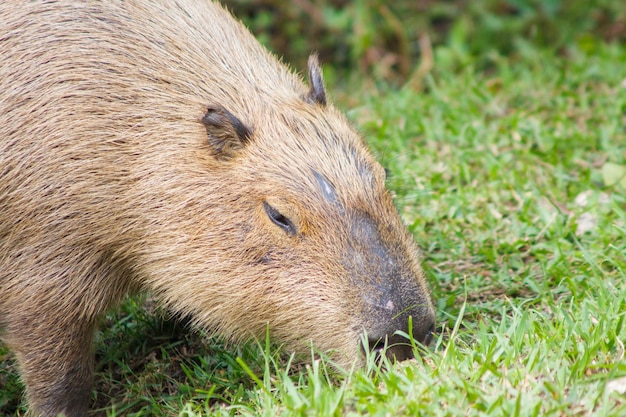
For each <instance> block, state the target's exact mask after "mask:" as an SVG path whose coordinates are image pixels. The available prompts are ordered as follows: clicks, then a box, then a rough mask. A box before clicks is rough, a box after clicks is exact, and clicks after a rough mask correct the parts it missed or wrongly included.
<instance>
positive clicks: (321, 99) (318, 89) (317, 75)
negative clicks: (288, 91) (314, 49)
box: [304, 54, 326, 106]
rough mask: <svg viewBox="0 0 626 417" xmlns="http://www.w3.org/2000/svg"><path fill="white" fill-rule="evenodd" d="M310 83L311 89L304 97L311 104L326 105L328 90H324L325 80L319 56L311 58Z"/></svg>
mask: <svg viewBox="0 0 626 417" xmlns="http://www.w3.org/2000/svg"><path fill="white" fill-rule="evenodd" d="M308 66H309V82H310V83H311V89H310V90H309V92H308V93H307V95H306V96H305V97H304V99H305V100H306V101H308V102H309V103H311V104H321V105H322V106H325V105H326V89H325V88H324V79H323V78H322V68H321V67H320V63H319V60H318V59H317V54H312V55H311V56H309V65H308Z"/></svg>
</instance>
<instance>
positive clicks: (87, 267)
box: [0, 0, 434, 417]
mask: <svg viewBox="0 0 626 417" xmlns="http://www.w3.org/2000/svg"><path fill="white" fill-rule="evenodd" d="M308 78H309V82H308V85H307V84H305V83H304V82H303V81H302V80H301V79H300V77H298V76H297V75H295V74H294V73H293V72H292V71H290V70H289V69H288V68H287V67H286V66H285V65H283V64H282V63H280V62H279V61H278V60H277V59H276V58H275V57H274V56H272V55H271V54H270V53H268V52H267V51H266V50H265V49H264V48H263V47H262V46H261V45H260V44H259V43H258V42H257V41H256V40H255V39H254V38H253V37H252V35H251V34H250V33H249V32H248V31H247V30H246V29H245V28H244V27H243V26H242V25H241V24H239V23H238V22H237V21H235V20H234V19H233V18H232V16H231V15H230V14H229V13H228V12H226V11H225V10H224V9H223V8H222V7H221V6H219V5H218V4H215V3H212V2H209V1H205V0H126V1H121V0H111V1H103V2H84V1H78V0H60V1H56V2H26V1H24V2H21V1H4V2H0V327H1V328H2V329H1V330H2V331H1V334H2V337H3V340H4V341H5V342H6V343H7V344H8V346H9V347H10V348H11V349H12V350H13V351H14V352H15V355H16V358H17V361H18V363H19V367H20V371H21V374H22V377H23V380H24V383H25V385H26V387H27V391H28V393H27V394H28V395H27V397H28V401H29V406H30V408H31V410H32V411H33V413H34V414H41V415H44V416H56V415H57V414H59V413H63V414H65V415H66V416H67V417H74V416H83V415H85V413H86V411H87V408H88V406H89V399H90V388H89V387H90V381H91V374H92V357H91V349H90V345H91V343H92V339H93V334H94V331H95V328H96V325H97V323H98V318H99V317H100V316H101V315H102V314H103V313H104V312H105V311H107V309H109V308H110V307H112V306H114V305H115V304H116V303H118V302H119V301H120V300H121V299H122V297H123V296H124V295H125V294H128V293H133V292H137V291H141V290H147V291H150V292H151V293H152V294H154V295H155V296H156V297H158V298H159V299H160V300H161V301H162V302H163V303H164V304H165V305H166V306H167V307H169V308H170V309H171V310H173V311H174V312H177V313H180V314H185V315H191V316H192V317H194V319H195V321H196V324H197V325H198V326H201V327H203V328H206V329H208V330H211V331H214V332H216V333H218V334H221V335H223V336H224V337H226V338H230V339H232V340H235V341H237V340H242V339H246V338H251V337H263V335H264V334H265V331H266V329H267V327H268V326H269V328H270V334H271V336H272V338H273V339H275V340H276V341H277V342H279V343H281V344H283V345H284V346H285V347H286V348H288V349H292V350H294V351H300V352H304V353H306V352H307V351H310V350H309V349H310V346H311V343H312V344H313V345H314V346H315V348H316V349H318V350H319V351H321V352H329V353H330V354H331V355H332V357H333V359H334V360H335V361H336V362H337V363H339V364H341V365H350V364H353V363H354V362H356V361H362V357H363V356H362V351H361V349H362V346H361V338H362V335H363V334H364V332H365V333H367V334H368V337H369V339H370V344H371V348H372V349H379V347H380V346H382V345H383V344H384V343H387V344H388V345H389V346H391V348H390V350H389V352H390V353H391V354H393V356H395V357H396V358H397V359H403V358H406V357H410V356H411V355H412V350H411V348H410V346H408V341H407V340H405V339H404V338H403V337H401V335H400V334H399V333H407V332H408V331H409V326H408V323H409V318H411V321H412V329H411V330H412V332H413V336H414V338H415V339H416V340H418V341H421V342H425V343H427V342H428V340H429V337H430V336H429V335H430V333H431V330H432V325H433V320H434V319H433V305H432V303H431V300H430V292H429V290H428V287H427V284H426V281H425V279H424V275H423V272H422V269H421V267H420V264H419V262H420V260H419V256H418V254H417V249H416V247H415V244H414V242H413V241H412V239H411V236H410V235H409V233H408V231H407V230H406V228H405V227H404V226H403V225H402V223H401V221H400V217H399V216H398V213H397V212H396V210H395V208H394V206H393V202H392V199H391V197H390V195H389V192H388V191H387V189H386V187H385V173H384V170H383V169H382V168H381V166H380V165H379V164H378V163H377V162H376V161H375V159H374V158H373V157H372V155H371V154H370V152H369V151H368V150H367V148H366V146H365V145H364V143H363V140H362V138H361V137H360V136H359V134H358V133H357V132H356V131H355V129H354V128H352V127H351V125H350V124H349V122H348V121H347V120H346V118H345V117H344V116H343V115H342V114H341V113H340V112H339V111H338V110H337V109H336V108H335V107H334V106H333V105H332V104H331V103H330V101H329V100H328V97H327V94H326V91H325V89H324V84H323V80H322V72H321V69H320V67H319V65H318V63H317V59H316V58H315V57H312V58H311V60H310V62H309V65H308ZM407 346H408V347H407Z"/></svg>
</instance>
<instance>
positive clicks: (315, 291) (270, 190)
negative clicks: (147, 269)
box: [176, 57, 434, 362]
mask: <svg viewBox="0 0 626 417" xmlns="http://www.w3.org/2000/svg"><path fill="white" fill-rule="evenodd" d="M320 74H321V73H320V69H319V67H318V64H317V59H316V58H315V57H312V58H311V59H310V60H309V80H310V84H311V88H310V90H309V91H308V92H307V93H306V94H305V95H304V96H303V97H301V98H300V99H296V100H290V101H283V102H280V103H278V104H276V105H268V106H264V107H262V108H258V109H255V110H254V113H253V114H246V113H241V111H239V112H238V113H237V114H235V113H234V112H231V111H230V110H229V109H227V108H224V107H221V106H220V105H212V106H210V107H209V108H208V110H207V113H206V114H205V115H204V116H203V118H202V122H203V124H204V126H205V128H206V133H207V135H208V142H209V143H210V146H211V149H210V151H211V152H212V154H213V156H214V157H215V159H216V160H219V162H218V164H219V165H220V167H219V173H220V175H221V176H220V181H219V184H218V185H217V187H218V189H217V191H213V195H212V197H211V199H212V200H215V199H216V198H218V199H219V200H218V201H219V202H215V203H213V202H211V203H209V202H205V204H212V205H215V207H214V208H212V209H211V210H208V211H207V216H209V217H210V220H209V221H210V225H209V224H207V225H206V226H203V227H202V228H201V229H200V230H197V231H195V232H194V234H196V235H199V236H198V243H197V247H198V248H210V251H209V252H208V254H211V253H212V252H214V251H218V252H217V254H215V255H214V256H210V255H209V259H207V262H210V263H212V264H217V265H219V268H220V276H221V277H222V278H221V279H222V280H225V282H224V283H223V284H222V285H228V287H229V288H232V289H233V291H226V292H225V293H223V294H221V295H220V296H219V297H217V296H216V295H214V294H215V291H216V290H215V288H210V287H213V286H215V285H216V284H213V280H214V279H215V278H214V277H215V276H216V274H215V273H213V272H209V273H202V274H200V277H199V278H194V279H193V281H194V282H195V284H194V285H195V289H194V290H193V291H191V295H190V294H188V293H186V292H184V293H183V292H182V291H181V292H180V295H182V296H183V297H184V298H185V300H181V301H182V302H183V303H184V304H187V305H189V308H190V309H191V310H193V311H194V313H195V316H196V317H200V318H201V319H200V320H201V321H204V322H205V324H208V325H209V326H211V327H213V326H215V327H218V328H221V327H223V328H224V330H225V333H227V334H230V333H233V332H235V333H236V334H239V333H240V332H241V331H244V332H247V333H249V334H254V335H262V334H263V331H264V329H265V327H266V325H267V324H269V326H270V332H271V334H272V336H274V337H276V338H277V340H280V341H283V342H286V343H287V344H288V345H291V346H293V347H299V348H302V347H303V346H304V344H307V343H308V342H309V341H313V342H314V344H315V346H316V347H317V348H319V349H321V350H334V351H336V353H338V354H339V355H338V356H337V357H338V358H341V359H340V360H343V362H345V360H346V359H349V360H352V359H353V358H356V357H358V354H359V349H360V341H361V338H360V335H362V334H363V332H364V331H365V332H366V333H367V335H368V339H369V341H370V346H371V348H378V347H380V346H382V345H383V344H384V343H385V342H388V343H389V345H390V346H391V349H389V353H390V354H392V355H394V356H395V357H396V358H400V359H403V358H406V357H409V356H412V353H411V348H410V345H409V344H408V341H407V340H406V339H405V338H403V337H400V336H398V335H395V333H396V331H402V332H405V333H406V332H408V327H407V326H408V321H409V317H412V326H413V327H412V331H413V336H414V337H415V339H416V340H417V341H419V342H427V341H429V340H430V336H431V332H432V330H433V325H434V316H433V307H432V304H431V301H430V295H429V291H428V288H427V284H426V282H425V280H424V276H423V272H422V270H421V268H420V265H419V258H418V255H417V251H416V248H415V245H414V243H413V242H412V240H411V238H410V236H409V235H408V233H407V231H406V229H405V228H404V227H403V225H402V224H401V221H400V218H399V216H398V214H397V212H396V210H395V208H394V205H393V203H392V199H391V197H390V194H389V192H388V191H387V189H386V188H385V171H384V169H383V168H382V167H381V166H380V165H379V164H378V163H377V162H376V161H375V160H374V158H373V157H372V156H371V155H370V153H369V152H368V150H367V148H366V146H365V145H364V143H363V140H362V139H361V137H360V136H359V134H358V133H357V132H356V131H355V130H354V129H353V128H352V127H351V126H350V124H349V123H348V122H347V121H346V119H345V118H344V116H343V115H342V114H340V113H339V112H338V111H337V110H336V109H335V108H334V107H332V106H330V105H328V104H327V103H326V93H325V91H324V87H323V84H322V79H321V75H320ZM212 171H218V170H212ZM213 188H215V186H213ZM198 204H200V202H198ZM194 210H197V208H194ZM216 213H217V214H216ZM197 215H198V213H197V212H192V213H187V214H181V216H184V217H185V218H196V217H197ZM194 227H198V226H197V225H194ZM207 230H210V233H207ZM203 234H204V235H205V236H210V241H206V242H204V243H203V242H202V235H203ZM216 237H217V239H219V242H215V239H216ZM188 253H190V252H188ZM200 254H201V255H202V256H204V255H205V253H203V252H202V251H201V252H200ZM181 256H184V255H181ZM196 256H197V254H196ZM178 262H184V261H183V260H182V259H181V260H180V261H178ZM187 262H188V263H190V264H191V263H193V264H197V263H198V260H196V259H193V260H191V259H190V260H189V261H187ZM215 267H216V266H215V265H212V266H211V267H210V268H211V269H214V268H215ZM204 275H208V276H209V278H208V279H207V280H206V284H205V285H198V282H203V281H204V278H202V277H203V276H204ZM205 287H206V293H205V291H204V290H205ZM220 291H221V289H220ZM221 292H222V291H221ZM177 295H178V294H177ZM176 304H177V305H178V304H179V303H176Z"/></svg>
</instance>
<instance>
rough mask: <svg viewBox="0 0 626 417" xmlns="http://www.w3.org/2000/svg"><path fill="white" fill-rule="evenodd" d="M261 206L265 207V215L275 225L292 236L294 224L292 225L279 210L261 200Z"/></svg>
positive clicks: (294, 229)
mask: <svg viewBox="0 0 626 417" xmlns="http://www.w3.org/2000/svg"><path fill="white" fill-rule="evenodd" d="M263 207H264V208H265V212H266V213H267V216H268V217H269V218H270V220H271V221H272V222H273V223H274V224H275V225H276V226H278V227H280V228H281V229H283V230H284V231H285V233H287V234H288V235H292V236H293V235H295V234H296V225H294V224H293V222H292V221H291V220H289V219H288V218H287V217H285V216H284V215H283V214H282V213H281V212H280V211H278V210H276V209H275V208H274V207H272V206H270V205H269V204H267V202H265V201H264V202H263Z"/></svg>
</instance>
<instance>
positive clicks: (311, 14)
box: [226, 0, 626, 89]
mask: <svg viewBox="0 0 626 417" xmlns="http://www.w3.org/2000/svg"><path fill="white" fill-rule="evenodd" d="M226 5H227V6H228V8H230V9H231V10H232V11H233V13H234V14H235V15H236V16H237V17H238V18H240V19H242V20H243V21H244V23H245V24H246V25H247V26H248V27H249V28H250V29H251V30H252V31H253V32H254V34H255V35H256V36H257V39H259V40H260V41H261V42H262V43H264V44H265V45H266V46H267V47H269V48H270V49H271V50H272V51H274V52H275V53H276V54H278V55H282V56H283V57H284V60H285V61H286V62H289V63H291V64H292V65H294V66H295V67H296V68H298V69H301V70H302V69H304V68H305V67H306V59H307V56H308V54H309V53H310V52H311V51H317V52H318V53H319V55H320V57H321V60H322V62H323V63H324V65H325V75H326V77H327V78H328V83H329V84H331V85H332V84H337V83H339V84H341V82H342V81H341V80H342V79H346V78H349V77H350V76H355V75H356V76H358V77H359V78H371V79H372V80H373V81H385V82H389V83H392V84H394V85H398V86H404V85H406V84H408V85H410V86H413V87H415V88H417V89H419V88H420V86H421V78H423V77H424V76H425V74H427V73H429V72H430V71H432V70H433V69H434V68H435V67H436V64H437V63H441V64H442V65H444V66H445V67H446V68H447V69H448V70H449V69H450V68H451V67H458V68H462V67H464V66H466V65H471V66H472V67H473V69H475V70H486V71H488V70H489V68H490V65H491V62H493V61H494V60H497V59H498V58H499V57H503V56H504V57H507V58H508V59H516V58H520V59H524V55H525V54H526V53H529V51H532V50H534V49H537V48H539V49H550V50H553V51H554V52H555V53H557V54H567V53H568V48H570V47H576V48H578V49H582V50H583V51H584V52H586V53H593V48H594V47H595V44H596V43H597V42H598V41H602V42H607V41H608V42H624V41H626V2H624V1H623V0H596V1H588V0H394V1H386V0H352V1H350V0H293V1H289V2H287V1H284V0H229V1H226Z"/></svg>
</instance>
